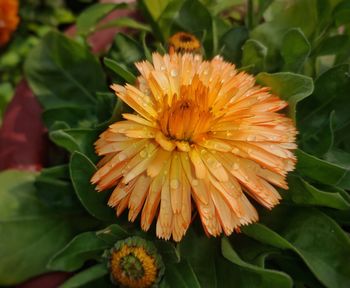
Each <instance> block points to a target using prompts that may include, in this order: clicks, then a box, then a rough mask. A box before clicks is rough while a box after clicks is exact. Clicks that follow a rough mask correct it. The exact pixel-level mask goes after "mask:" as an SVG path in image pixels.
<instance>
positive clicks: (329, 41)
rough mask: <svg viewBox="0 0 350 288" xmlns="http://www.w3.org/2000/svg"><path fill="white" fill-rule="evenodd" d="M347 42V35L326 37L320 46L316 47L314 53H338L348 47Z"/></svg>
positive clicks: (318, 54)
mask: <svg viewBox="0 0 350 288" xmlns="http://www.w3.org/2000/svg"><path fill="white" fill-rule="evenodd" d="M348 42H349V36H348V35H335V36H332V37H327V38H326V39H324V41H322V42H321V44H320V46H319V47H317V49H316V51H315V52H314V54H315V55H317V56H323V55H333V54H338V53H340V52H342V51H343V50H346V49H347V48H348V47H349V45H348Z"/></svg>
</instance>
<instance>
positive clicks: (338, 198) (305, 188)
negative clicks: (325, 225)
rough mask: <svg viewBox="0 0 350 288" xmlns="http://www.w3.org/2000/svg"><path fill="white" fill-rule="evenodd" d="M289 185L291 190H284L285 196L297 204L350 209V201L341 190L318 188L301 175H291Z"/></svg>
mask: <svg viewBox="0 0 350 288" xmlns="http://www.w3.org/2000/svg"><path fill="white" fill-rule="evenodd" d="M288 186H289V190H288V191H285V192H283V194H282V195H283V198H284V199H290V200H291V201H293V202H294V203H296V204H302V205H314V206H323V207H330V208H335V209H340V210H350V203H349V202H348V201H347V200H346V199H344V197H343V196H342V195H341V194H340V193H339V192H333V191H323V190H320V189H317V188H316V187H314V186H312V185H311V184H310V183H308V182H306V181H305V180H303V179H302V178H301V177H298V176H295V175H290V176H289V177H288Z"/></svg>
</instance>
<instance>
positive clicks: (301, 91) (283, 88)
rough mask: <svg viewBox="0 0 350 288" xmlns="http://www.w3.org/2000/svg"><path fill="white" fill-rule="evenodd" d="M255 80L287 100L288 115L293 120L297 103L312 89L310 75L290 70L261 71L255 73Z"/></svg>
mask: <svg viewBox="0 0 350 288" xmlns="http://www.w3.org/2000/svg"><path fill="white" fill-rule="evenodd" d="M256 81H257V83H258V84H260V85H263V86H268V87H270V88H271V89H272V92H273V93H274V94H276V95H277V96H279V97H281V98H282V99H283V100H285V101H287V102H288V104H289V106H288V109H289V115H290V116H291V117H292V118H293V119H294V120H295V115H296V105H297V103H298V102H299V101H301V100H303V99H304V98H306V97H308V96H309V95H310V94H311V93H312V91H313V90H314V84H313V81H312V79H311V78H310V77H307V76H303V75H301V74H294V73H290V72H280V73H274V74H269V73H265V72H263V73H260V74H259V75H257V77H256Z"/></svg>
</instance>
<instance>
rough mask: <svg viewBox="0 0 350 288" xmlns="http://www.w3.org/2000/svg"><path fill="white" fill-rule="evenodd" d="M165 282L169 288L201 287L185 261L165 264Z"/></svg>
mask: <svg viewBox="0 0 350 288" xmlns="http://www.w3.org/2000/svg"><path fill="white" fill-rule="evenodd" d="M165 280H166V282H167V284H168V285H169V287H170V288H200V287H201V285H200V284H199V282H198V279H197V277H196V275H195V273H194V271H193V268H192V267H191V265H190V264H189V263H188V262H187V261H181V262H180V263H178V264H167V265H166V272H165Z"/></svg>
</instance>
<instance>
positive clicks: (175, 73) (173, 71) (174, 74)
mask: <svg viewBox="0 0 350 288" xmlns="http://www.w3.org/2000/svg"><path fill="white" fill-rule="evenodd" d="M170 75H171V77H176V76H177V71H176V70H175V69H172V70H171V71H170Z"/></svg>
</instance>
